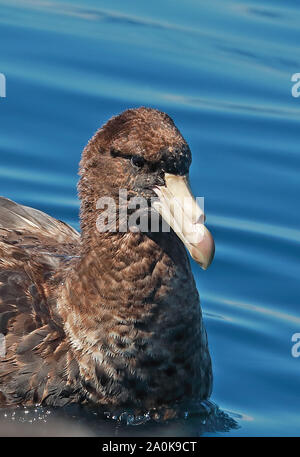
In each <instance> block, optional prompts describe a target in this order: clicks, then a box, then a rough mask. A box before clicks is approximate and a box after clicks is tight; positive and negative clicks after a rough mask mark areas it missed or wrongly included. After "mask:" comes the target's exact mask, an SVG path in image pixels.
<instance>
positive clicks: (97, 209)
mask: <svg viewBox="0 0 300 457" xmlns="http://www.w3.org/2000/svg"><path fill="white" fill-rule="evenodd" d="M191 160H192V159H191V151H190V148H189V146H188V144H187V142H186V141H185V139H184V138H183V136H182V135H181V133H180V132H179V130H178V129H177V127H176V126H175V124H174V122H173V121H172V119H171V118H170V117H169V116H168V115H167V114H165V113H163V112H161V111H158V110H156V109H152V108H144V107H142V108H138V109H129V110H127V111H124V112H123V113H121V114H120V115H118V116H115V117H113V118H111V119H110V120H109V121H108V122H107V123H106V124H105V125H104V126H103V127H102V128H100V129H99V130H98V132H97V133H96V134H95V135H94V137H93V138H92V139H91V140H90V142H89V143H88V145H87V146H86V148H85V149H84V151H83V155H82V160H81V163H80V175H81V179H80V183H79V192H80V198H81V200H82V206H81V214H82V230H83V232H84V230H85V229H86V228H87V226H88V225H90V224H91V223H93V222H92V220H94V219H93V216H94V215H96V216H97V215H98V216H99V213H101V210H103V209H104V206H105V204H108V205H109V201H110V200H111V201H112V202H114V204H113V205H112V206H111V208H110V209H108V210H107V208H106V211H108V212H107V215H108V219H110V216H111V219H110V223H113V222H114V217H113V215H112V214H110V213H109V211H111V212H113V211H116V214H117V217H116V219H117V227H119V225H118V223H119V222H120V220H121V216H120V214H121V213H122V211H121V209H124V208H122V206H124V204H125V202H126V205H127V208H128V207H130V208H131V210H129V211H127V218H128V215H130V211H131V213H132V208H133V207H134V205H131V206H130V204H129V205H128V202H129V201H130V199H131V201H132V199H133V200H134V198H135V199H137V200H135V201H136V203H137V204H138V205H139V208H140V213H139V214H140V215H141V214H142V211H141V204H142V203H143V202H142V201H141V199H142V200H143V201H144V202H146V204H147V218H149V216H150V215H151V214H152V216H153V214H154V212H155V213H156V215H157V214H159V215H160V217H161V218H162V220H163V221H164V222H165V225H164V226H165V227H166V223H167V226H170V227H171V228H172V229H173V230H174V231H175V232H176V234H177V236H178V237H179V238H180V239H181V240H182V242H183V243H184V244H185V246H186V248H187V249H188V251H189V252H190V254H191V256H192V257H193V258H194V259H195V260H196V262H198V263H199V264H200V265H201V267H202V268H204V269H206V268H207V267H208V266H209V265H210V263H211V261H212V259H213V256H214V241H213V237H212V235H211V234H210V232H209V231H208V230H207V228H206V227H205V226H204V221H205V216H204V213H203V211H202V209H201V208H200V207H199V206H198V204H197V202H196V200H195V198H194V197H193V195H192V193H191V190H190V187H189V178H188V175H189V168H190V165H191ZM120 190H121V192H123V193H121V197H120ZM124 192H125V193H124ZM124 196H125V197H124ZM109 199H110V200H109ZM99 202H100V203H99ZM102 203H103V205H102ZM153 208H154V209H155V211H154V212H153ZM144 210H145V208H144ZM122 214H123V213H122ZM94 222H95V220H94ZM123 222H124V221H123ZM141 225H142V224H141ZM150 225H151V224H150ZM107 227H108V226H107ZM155 227H157V226H155ZM159 227H160V228H159V230H161V229H162V225H161V224H160V225H159ZM123 229H124V225H123ZM147 230H149V231H151V227H149V226H148V227H147Z"/></svg>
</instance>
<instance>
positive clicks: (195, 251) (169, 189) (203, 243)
mask: <svg viewBox="0 0 300 457" xmlns="http://www.w3.org/2000/svg"><path fill="white" fill-rule="evenodd" d="M165 183H166V184H165V186H155V187H154V188H153V190H154V192H155V193H156V195H157V196H158V199H159V200H158V201H155V202H153V207H154V208H155V209H156V211H157V212H158V213H159V214H160V215H161V217H162V218H163V219H164V221H165V222H167V224H168V225H169V226H170V227H172V229H173V230H174V232H175V233H176V234H177V236H178V237H179V238H180V239H181V241H182V242H183V243H184V245H185V246H186V248H187V250H188V251H189V253H190V254H191V256H192V258H193V259H194V260H195V261H196V262H197V263H198V264H199V265H200V266H201V267H202V268H203V269H204V270H206V269H207V268H208V267H209V265H210V264H211V262H212V260H213V258H214V253H215V243H214V239H213V237H212V235H211V233H210V232H209V230H207V228H206V227H205V225H204V222H205V215H204V212H203V210H202V209H201V208H200V206H199V205H198V203H197V201H196V199H195V197H194V196H193V194H192V192H191V189H190V186H189V180H188V175H185V176H177V175H172V174H170V173H165Z"/></svg>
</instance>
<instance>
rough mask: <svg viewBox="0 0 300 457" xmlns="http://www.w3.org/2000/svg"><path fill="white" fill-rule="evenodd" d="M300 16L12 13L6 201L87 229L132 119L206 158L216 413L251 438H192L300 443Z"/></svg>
mask: <svg viewBox="0 0 300 457" xmlns="http://www.w3.org/2000/svg"><path fill="white" fill-rule="evenodd" d="M297 3H298V2H295V1H291V0H285V1H284V2H277V1H275V0H270V1H267V0H249V1H248V0H245V1H242V0H240V1H234V0H230V1H226V2H224V1H222V0H210V1H209V2H205V1H202V2H199V1H197V0H185V2H179V1H175V0H163V1H161V0H159V1H158V0H152V1H151V2H138V1H137V0H127V1H126V2H124V1H122V0H115V1H114V2H111V3H109V2H105V1H103V0H98V1H96V0H85V1H83V0H72V1H71V0H64V1H62V2H61V1H58V0H51V1H46V0H37V1H29V0H23V1H13V0H0V6H1V18H0V72H2V73H4V74H5V75H6V79H7V97H6V98H1V99H0V119H1V120H0V131H1V136H0V151H1V161H0V194H1V195H5V196H7V197H9V198H11V199H13V200H16V201H18V202H20V203H23V204H26V205H29V206H34V207H36V208H38V209H40V210H42V211H46V212H48V213H50V214H51V215H52V216H54V217H56V218H59V219H63V220H65V221H66V222H68V223H70V224H72V225H73V226H74V227H76V228H78V199H77V196H76V182H77V176H76V173H77V167H78V161H79V158H80V154H81V150H82V148H83V147H84V145H85V144H86V142H87V140H88V139H89V137H90V136H91V135H92V134H93V133H94V132H95V130H96V129H97V128H98V127H99V126H100V125H101V124H102V123H103V122H104V121H106V120H107V119H108V118H109V117H110V116H112V115H114V114H117V113H119V112H121V111H123V110H124V109H126V108H128V107H136V106H140V105H146V106H152V107H156V108H159V109H161V110H163V111H166V112H167V113H168V114H169V115H170V116H171V117H172V118H173V119H174V121H175V122H176V124H177V125H178V127H179V128H180V130H181V131H182V133H183V135H184V136H185V138H186V139H187V141H188V142H189V144H190V146H191V149H192V152H193V165H192V169H191V182H192V187H193V190H194V193H195V194H196V195H198V196H204V197H205V208H206V214H207V224H208V226H209V228H210V229H211V231H212V232H213V234H214V237H215V242H216V256H215V260H214V263H213V265H212V266H211V268H210V269H209V270H208V271H206V272H203V271H202V270H200V268H198V267H197V266H196V265H195V264H194V265H193V270H194V274H195V277H196V281H197V285H198V289H199V292H200V296H201V302H202V308H203V311H204V317H205V322H206V327H207V331H208V336H209V345H210V351H211V355H212V359H213V368H214V390H213V395H212V400H213V401H214V402H216V403H217V404H218V405H219V407H220V408H221V409H222V410H223V411H225V412H227V413H228V414H229V416H230V417H232V418H234V419H235V420H236V421H237V424H238V428H232V429H230V430H229V431H222V430H218V427H217V428H216V429H217V431H216V432H213V431H211V430H209V429H208V430H205V429H203V424H202V425H201V424H200V423H199V424H197V421H196V422H195V420H193V421H191V422H189V421H187V422H185V423H184V425H182V424H181V425H180V426H179V425H178V424H177V426H176V427H179V428H178V430H179V431H178V433H180V430H181V429H180V427H181V426H182V427H183V429H182V431H183V430H185V432H184V433H188V432H187V430H188V429H189V427H191V430H193V433H199V434H208V435H214V434H217V435H226V436H230V435H234V436H246V435H250V436H266V435H267V436H274V435H275V436H276V435H280V436H283V435H285V436H287V435H296V436H300V411H299V409H300V408H299V407H300V388H299V386H300V358H295V357H292V354H291V348H292V344H293V343H292V342H291V337H292V335H293V334H294V333H296V332H300V297H299V295H300V294H299V279H300V268H299V259H300V245H299V241H300V211H299V194H300V179H299V167H300V154H299V147H300V98H293V97H292V95H291V88H292V83H291V76H292V74H294V73H297V72H300V51H299V42H300V28H299V23H300V9H299V5H298V4H297ZM104 423H105V421H103V423H102V422H101V421H100V420H99V424H98V425H97V424H96V426H98V428H99V434H100V433H104V431H103V430H107V427H109V425H107V424H106V423H105V425H103V424H104ZM93 427H94V429H95V423H94V424H93ZM161 427H162V428H163V427H164V426H161ZM87 428H89V424H87ZM101 430H102V432H101ZM168 431H169V430H168V429H166V433H168ZM162 433H164V431H162ZM190 433H192V432H190Z"/></svg>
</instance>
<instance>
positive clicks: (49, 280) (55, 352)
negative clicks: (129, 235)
mask: <svg viewBox="0 0 300 457" xmlns="http://www.w3.org/2000/svg"><path fill="white" fill-rule="evenodd" d="M79 247H80V236H79V234H78V233H77V232H76V231H75V230H74V229H73V228H72V227H70V226H69V225H67V224H64V223H63V222H60V221H58V220H56V219H54V218H52V217H50V216H48V215H47V214H45V213H42V212H41V211H38V210H35V209H33V208H29V207H26V206H22V205H18V204H17V203H14V202H12V201H11V200H8V199H6V198H2V197H0V333H1V334H2V335H4V340H5V348H3V347H2V348H1V347H0V405H1V404H2V405H7V404H13V403H19V402H24V401H25V402H26V401H28V402H29V403H30V402H31V403H34V401H35V402H40V401H42V400H43V398H45V397H47V396H49V395H54V396H55V397H57V396H58V397H59V395H60V394H59V391H60V390H61V389H64V388H65V387H64V386H65V383H64V382H63V377H62V371H63V370H65V369H66V364H67V353H68V348H67V345H66V342H65V338H64V331H63V327H62V323H61V322H60V319H59V316H58V315H57V313H56V299H55V293H54V292H55V288H56V287H58V285H59V283H60V282H61V281H62V280H63V276H64V274H65V271H66V270H67V269H68V267H69V264H70V263H71V262H72V261H73V260H74V259H75V258H76V257H77V256H78V255H79ZM2 339H3V337H2ZM1 349H2V352H5V354H3V353H2V354H1ZM1 356H2V357H1ZM53 382H54V385H55V388H53V387H51V386H53Z"/></svg>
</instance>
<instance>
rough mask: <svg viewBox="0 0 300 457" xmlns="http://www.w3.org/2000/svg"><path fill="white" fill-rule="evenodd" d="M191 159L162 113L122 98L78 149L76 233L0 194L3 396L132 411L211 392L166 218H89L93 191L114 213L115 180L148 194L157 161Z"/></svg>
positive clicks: (200, 330) (186, 266)
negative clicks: (144, 227) (147, 228)
mask: <svg viewBox="0 0 300 457" xmlns="http://www.w3.org/2000/svg"><path fill="white" fill-rule="evenodd" d="M132 157H134V160H131V159H132ZM137 157H139V159H138V160H137V159H136V158H137ZM141 157H142V159H141ZM190 163H191V153H190V150H189V147H188V145H187V143H186V142H185V140H184V138H183V137H182V136H181V134H180V132H179V131H178V129H177V128H176V127H175V125H174V123H173V121H172V120H171V119H170V117H169V116H167V115H166V114H164V113H161V112H159V111H157V110H154V109H150V108H139V109H132V110H127V111H125V112H124V113H122V114H121V115H119V116H117V117H114V118H112V119H111V120H109V121H108V123H107V124H106V125H104V126H103V127H102V128H101V129H99V131H98V132H97V133H96V134H95V136H94V137H93V138H92V139H91V140H90V142H89V143H88V145H87V146H86V148H85V149H84V151H83V155H82V160H81V162H80V176H81V177H80V182H79V186H78V188H79V196H80V199H81V215H80V217H81V236H80V235H79V234H78V233H77V232H76V231H75V230H73V229H72V228H71V227H69V226H68V225H66V224H64V223H63V222H60V221H57V220H55V219H53V218H52V217H50V216H47V215H46V214H44V213H41V212H40V211H37V210H34V209H32V208H27V207H24V206H21V205H17V204H16V203H14V202H12V201H10V200H7V199H4V198H1V199H0V227H1V228H0V333H3V334H4V335H6V348H7V353H6V356H5V358H2V359H1V358H0V405H1V406H9V405H17V404H23V405H32V404H36V403H40V404H44V405H53V406H63V405H66V404H68V403H71V402H78V403H89V402H91V403H95V404H98V405H105V407H109V408H112V409H114V408H117V409H120V408H123V407H130V408H133V409H134V410H135V411H139V412H142V411H146V410H149V409H153V408H172V406H173V405H175V404H180V402H183V401H186V400H193V399H197V400H199V399H205V398H207V397H208V396H209V395H210V393H211V386H212V371H211V361H210V356H209V352H208V347H207V337H206V331H205V329H204V326H203V323H202V317H201V309H200V305H199V296H198V292H197V289H196V286H195V282H194V279H193V275H192V272H191V268H190V263H189V259H188V256H187V253H186V250H185V247H184V244H183V243H182V241H181V240H180V239H179V238H178V237H177V235H176V233H175V232H173V231H172V230H171V231H170V232H169V233H162V232H159V233H151V232H147V233H142V232H137V233H132V232H128V231H127V232H125V233H120V232H114V233H113V232H105V233H99V231H98V230H97V229H96V220H97V217H98V216H99V214H100V213H101V210H100V209H99V210H98V209H97V200H98V199H99V197H101V196H112V197H113V198H114V199H115V201H116V205H117V211H118V213H117V214H118V217H117V224H119V222H120V220H119V219H120V217H121V216H120V214H121V205H122V203H119V201H118V192H119V189H120V188H123V189H127V191H128V196H129V197H130V196H143V197H145V198H147V199H150V198H151V197H153V196H154V195H155V194H154V192H153V189H154V188H155V186H164V184H165V179H164V176H165V173H172V176H173V175H176V176H177V175H178V176H183V175H185V174H187V173H188V169H189V166H190ZM135 164H137V165H135Z"/></svg>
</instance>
